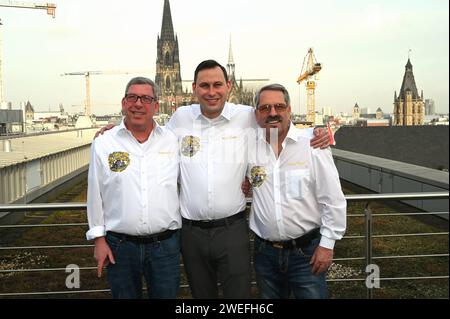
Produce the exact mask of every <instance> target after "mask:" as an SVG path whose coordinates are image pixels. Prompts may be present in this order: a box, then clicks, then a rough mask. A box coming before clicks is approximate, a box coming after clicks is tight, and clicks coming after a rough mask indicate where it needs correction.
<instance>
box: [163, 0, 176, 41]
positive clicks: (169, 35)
mask: <svg viewBox="0 0 450 319" xmlns="http://www.w3.org/2000/svg"><path fill="white" fill-rule="evenodd" d="M174 37H175V36H174V32H173V24H172V14H171V12H170V3H169V0H164V13H163V21H162V26H161V40H168V41H172V40H173V39H174Z"/></svg>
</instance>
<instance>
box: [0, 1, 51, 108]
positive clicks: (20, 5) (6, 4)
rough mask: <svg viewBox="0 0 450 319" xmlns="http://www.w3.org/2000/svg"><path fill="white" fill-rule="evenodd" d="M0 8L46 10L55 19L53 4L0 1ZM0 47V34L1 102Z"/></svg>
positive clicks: (0, 88)
mask: <svg viewBox="0 0 450 319" xmlns="http://www.w3.org/2000/svg"><path fill="white" fill-rule="evenodd" d="M0 7H10V8H22V9H43V10H47V14H49V15H51V16H52V17H53V18H54V17H55V11H56V4H53V3H24V2H17V1H0ZM2 25H3V24H2V22H1V19H0V28H1V26H2ZM1 52H2V47H1V34H0V102H3V101H4V100H3V71H2V62H3V58H2V56H1Z"/></svg>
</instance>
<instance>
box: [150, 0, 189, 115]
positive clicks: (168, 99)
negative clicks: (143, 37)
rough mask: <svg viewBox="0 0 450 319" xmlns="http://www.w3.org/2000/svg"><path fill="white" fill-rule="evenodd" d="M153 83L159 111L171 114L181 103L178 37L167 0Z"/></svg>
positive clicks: (181, 89) (167, 0)
mask: <svg viewBox="0 0 450 319" xmlns="http://www.w3.org/2000/svg"><path fill="white" fill-rule="evenodd" d="M155 83H156V84H157V85H158V86H159V88H160V90H161V96H160V98H159V100H160V107H159V113H166V114H172V113H173V111H175V108H176V107H177V106H179V105H181V104H182V100H183V96H182V95H183V87H182V84H181V73H180V57H179V52H178V37H177V36H176V35H175V33H174V31H173V24H172V14H171V12H170V3H169V0H164V11H163V20H162V26H161V34H160V35H159V36H158V40H157V58H156V76H155Z"/></svg>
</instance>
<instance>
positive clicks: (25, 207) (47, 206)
mask: <svg viewBox="0 0 450 319" xmlns="http://www.w3.org/2000/svg"><path fill="white" fill-rule="evenodd" d="M448 197H449V192H429V193H392V194H362V195H359V194H358V195H346V196H345V198H346V200H347V202H361V201H365V202H367V205H366V209H365V214H352V215H348V217H365V220H366V221H365V224H366V232H365V235H363V236H358V235H356V236H345V237H344V238H347V239H359V238H365V239H366V243H365V246H366V249H365V250H366V253H365V256H364V257H349V258H336V259H334V260H335V261H338V260H365V261H366V265H369V264H371V263H372V261H373V260H376V259H389V258H391V259H392V258H426V257H448V256H449V254H426V255H406V256H372V239H373V238H383V237H406V236H432V235H433V236H435V235H448V234H449V233H448V232H440V233H412V234H388V235H373V234H372V218H373V217H376V216H408V215H410V216H411V215H444V214H448V212H421V213H393V214H372V212H371V210H370V206H369V204H370V203H371V202H374V201H386V200H412V199H440V198H448ZM247 202H248V203H251V199H247ZM86 208H87V204H86V203H43V204H7V205H0V212H9V213H15V212H23V211H54V210H62V211H67V210H86ZM58 226H87V223H73V224H39V225H2V226H0V228H14V227H58ZM93 246H94V245H55V246H26V247H0V251H1V250H13V249H49V248H87V247H93ZM81 269H85V270H92V269H96V267H81V268H80V270H81ZM62 270H65V268H47V269H16V270H1V271H0V273H7V272H38V271H62ZM448 278H449V276H448V275H447V276H428V277H393V278H379V280H380V281H381V280H423V279H448ZM364 280H365V278H362V279H361V278H347V279H345V278H342V279H328V280H327V281H330V282H336V281H364ZM187 287H188V285H181V286H180V288H187ZM109 291H110V289H96V290H78V291H77V290H75V291H49V292H31V293H0V296H27V295H49V294H78V293H93V292H109ZM372 294H373V289H371V288H367V297H368V298H372Z"/></svg>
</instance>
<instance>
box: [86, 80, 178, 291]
mask: <svg viewBox="0 0 450 319" xmlns="http://www.w3.org/2000/svg"><path fill="white" fill-rule="evenodd" d="M157 111H158V90H157V87H156V85H155V84H154V83H153V81H151V80H149V79H146V78H142V77H138V78H133V79H132V80H131V81H130V82H129V83H128V85H127V87H126V91H125V96H124V98H123V99H122V113H123V115H124V119H123V121H122V123H121V124H120V125H119V126H117V127H114V128H113V129H112V130H110V131H109V132H107V133H106V134H104V135H102V136H100V137H98V138H97V139H95V140H94V142H93V143H92V147H91V160H90V163H89V175H88V198H87V214H88V221H89V231H88V232H87V233H86V237H87V239H88V240H94V241H95V249H94V257H95V259H96V260H97V271H98V276H99V277H100V276H101V273H102V269H103V266H107V268H108V269H107V270H108V271H107V278H108V283H109V285H110V287H111V292H112V295H113V298H141V296H142V276H144V277H145V279H146V282H147V288H148V295H149V297H150V298H176V297H177V293H178V290H179V286H180V243H179V238H180V233H179V231H178V230H179V228H180V227H181V218H180V214H179V201H178V191H177V179H178V170H179V166H178V161H179V157H178V142H177V138H176V136H174V135H173V133H172V132H170V131H167V130H165V129H164V128H161V127H160V126H159V125H158V124H157V123H156V122H155V121H154V120H153V115H154V114H155V113H156V112H157Z"/></svg>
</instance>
